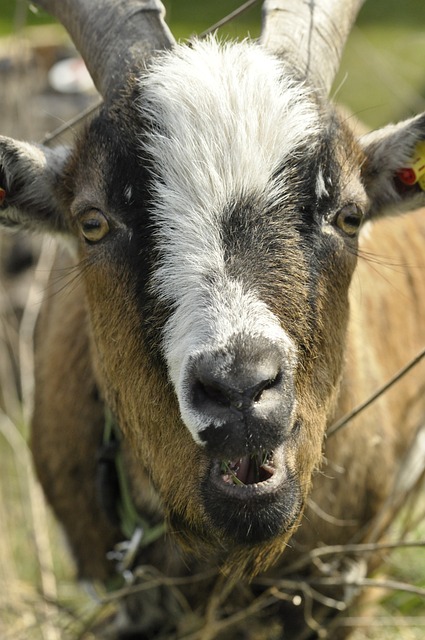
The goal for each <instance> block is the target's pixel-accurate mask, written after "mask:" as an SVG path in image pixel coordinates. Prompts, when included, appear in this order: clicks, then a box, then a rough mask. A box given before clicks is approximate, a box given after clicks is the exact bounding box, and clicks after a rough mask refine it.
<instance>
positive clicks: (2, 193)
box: [0, 187, 6, 207]
mask: <svg viewBox="0 0 425 640" xmlns="http://www.w3.org/2000/svg"><path fill="white" fill-rule="evenodd" d="M5 200H6V190H5V189H2V188H1V187H0V207H1V205H2V204H3V202H4V201H5Z"/></svg>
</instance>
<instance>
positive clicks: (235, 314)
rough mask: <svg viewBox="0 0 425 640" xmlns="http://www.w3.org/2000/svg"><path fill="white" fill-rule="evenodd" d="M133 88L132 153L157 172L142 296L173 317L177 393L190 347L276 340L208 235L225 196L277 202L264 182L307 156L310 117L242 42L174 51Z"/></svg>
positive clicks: (265, 59)
mask: <svg viewBox="0 0 425 640" xmlns="http://www.w3.org/2000/svg"><path fill="white" fill-rule="evenodd" d="M141 89H142V101H141V105H140V110H141V113H142V115H143V118H144V120H145V121H150V122H151V123H152V132H151V133H150V134H148V136H147V137H145V139H144V140H143V148H144V151H145V152H146V151H147V152H148V154H149V155H150V157H151V158H152V160H153V166H154V167H155V170H156V172H157V179H156V180H155V181H154V184H153V190H154V198H153V201H154V205H153V211H152V216H153V219H154V220H155V224H156V234H157V243H158V247H159V252H160V259H159V264H158V268H157V270H156V273H155V274H154V277H153V286H154V287H155V289H156V291H157V293H159V295H160V296H161V297H162V298H163V299H164V301H165V302H166V303H167V304H169V305H170V306H171V307H172V308H173V313H172V316H171V319H170V321H169V322H168V323H167V325H166V327H165V336H164V353H165V356H166V359H167V362H168V366H169V370H170V373H171V377H172V380H173V382H174V384H175V386H176V388H177V387H178V385H179V380H180V373H181V369H182V366H183V361H184V359H185V357H186V355H187V354H188V353H189V352H193V350H194V349H197V348H200V345H204V346H205V345H208V344H212V341H218V342H220V343H221V344H223V345H224V344H225V343H226V340H227V339H228V337H229V336H230V335H231V334H232V333H233V334H234V333H235V332H236V331H242V332H245V333H247V334H252V335H260V334H261V335H270V337H272V338H273V339H276V340H280V341H281V340H285V339H286V336H285V334H284V332H283V331H282V329H281V328H280V326H279V322H278V320H277V318H275V317H274V316H273V314H272V313H271V312H270V311H269V310H268V309H267V307H266V305H265V304H263V303H262V302H260V301H259V300H257V299H256V298H255V296H254V294H252V293H247V292H244V291H243V287H242V285H241V284H240V283H237V282H231V281H230V280H229V279H228V278H227V277H226V274H225V262H224V248H223V245H222V241H221V235H220V227H221V221H222V219H223V216H224V215H225V212H226V211H227V210H228V204H229V202H232V201H233V200H234V199H235V198H238V197H243V196H244V195H250V196H254V197H258V198H260V197H261V201H262V202H264V203H266V204H267V203H270V202H276V199H279V200H282V201H284V196H282V192H281V190H278V188H277V186H276V184H275V183H274V181H273V180H272V176H273V174H274V173H275V172H276V170H277V169H278V168H279V167H281V166H282V164H283V163H284V162H285V159H286V158H290V159H291V161H292V160H294V158H295V151H294V150H295V149H296V150H297V152H298V153H299V149H300V147H301V145H302V144H303V143H306V142H307V140H308V145H309V148H311V146H312V144H313V142H312V141H314V139H315V133H316V132H317V131H318V128H319V118H318V114H317V110H316V107H315V104H314V102H313V100H312V99H311V98H310V97H309V95H308V92H307V90H306V89H305V88H303V87H302V86H301V85H299V84H296V83H295V82H293V81H292V80H291V79H290V78H288V77H285V69H284V67H283V65H282V64H281V63H280V62H279V61H278V60H277V59H275V58H274V57H272V56H270V55H269V54H267V53H266V52H264V51H263V50H262V49H261V48H260V47H258V46H257V45H254V44H248V43H240V44H234V45H230V44H225V45H219V44H218V43H217V42H216V41H215V40H210V41H208V42H206V43H196V44H195V45H194V46H193V48H188V47H184V46H182V47H177V48H176V49H175V50H174V51H172V52H171V53H169V54H166V55H165V56H164V57H161V58H160V59H159V60H157V61H156V62H154V63H153V68H152V72H151V73H149V74H147V75H146V77H144V78H143V79H142V80H141ZM211 278H213V279H214V282H213V283H212V284H211ZM217 282H218V284H217ZM215 344H217V342H215Z"/></svg>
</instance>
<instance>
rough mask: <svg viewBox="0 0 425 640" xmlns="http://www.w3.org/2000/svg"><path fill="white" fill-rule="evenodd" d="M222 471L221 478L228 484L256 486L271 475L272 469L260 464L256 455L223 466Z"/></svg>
mask: <svg viewBox="0 0 425 640" xmlns="http://www.w3.org/2000/svg"><path fill="white" fill-rule="evenodd" d="M224 471H225V472H224V473H223V474H222V478H223V480H224V481H225V482H227V483H229V484H244V485H247V484H248V485H249V484H257V483H259V482H264V481H265V480H268V479H269V478H270V477H271V476H272V475H273V469H272V468H271V467H270V466H269V465H266V464H261V463H260V460H259V458H258V456H256V455H247V456H244V457H243V458H239V459H238V460H232V461H231V462H228V463H227V464H225V465H224Z"/></svg>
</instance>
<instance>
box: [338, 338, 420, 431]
mask: <svg viewBox="0 0 425 640" xmlns="http://www.w3.org/2000/svg"><path fill="white" fill-rule="evenodd" d="M424 357H425V348H424V349H422V351H420V352H419V353H418V354H417V355H416V356H415V357H414V358H413V359H412V360H410V361H409V362H408V363H407V364H406V365H405V366H404V367H403V368H402V369H400V371H398V372H397V373H396V374H395V375H394V376H393V377H392V378H390V380H388V382H386V383H385V384H384V385H383V386H382V387H380V388H379V389H377V390H376V391H375V393H373V394H372V395H371V396H370V397H369V398H368V399H367V400H365V401H364V402H362V403H361V404H359V405H358V406H357V407H355V408H354V409H352V411H350V412H349V413H346V414H345V416H342V418H340V420H337V422H335V423H334V424H333V425H332V426H331V427H330V428H329V429H328V431H327V437H328V438H330V437H331V436H333V435H335V433H337V431H339V430H340V429H342V428H343V427H345V426H347V424H348V423H349V422H351V420H353V418H355V417H356V416H358V415H359V413H361V412H362V411H364V410H365V409H366V408H367V407H369V406H370V405H371V404H372V402H375V400H377V399H378V398H379V397H380V396H382V394H384V393H385V392H386V391H388V389H389V388H390V387H392V386H393V385H394V384H395V383H396V382H398V381H399V380H401V378H403V376H405V375H406V373H408V372H409V371H410V370H411V369H413V367H415V366H416V365H417V364H419V362H420V361H421V360H422V359H423V358H424Z"/></svg>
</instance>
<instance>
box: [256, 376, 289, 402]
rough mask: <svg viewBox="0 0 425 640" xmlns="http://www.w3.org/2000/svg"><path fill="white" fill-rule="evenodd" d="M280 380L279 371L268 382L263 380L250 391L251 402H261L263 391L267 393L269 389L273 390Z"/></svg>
mask: <svg viewBox="0 0 425 640" xmlns="http://www.w3.org/2000/svg"><path fill="white" fill-rule="evenodd" d="M281 379H282V373H281V372H280V371H279V372H278V373H277V374H276V375H275V376H273V377H272V378H269V379H268V380H263V381H262V382H260V383H259V384H257V385H255V387H253V388H252V389H251V394H250V395H251V397H252V401H253V402H257V403H258V402H261V400H262V397H263V394H264V392H265V391H269V389H273V387H275V386H277V385H278V384H279V383H280V381H281Z"/></svg>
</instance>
